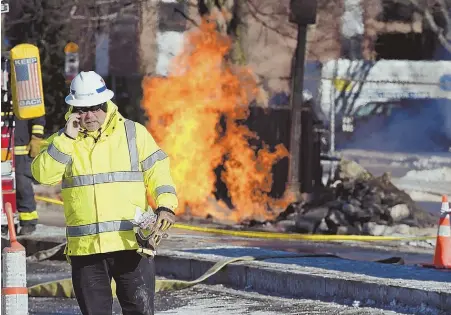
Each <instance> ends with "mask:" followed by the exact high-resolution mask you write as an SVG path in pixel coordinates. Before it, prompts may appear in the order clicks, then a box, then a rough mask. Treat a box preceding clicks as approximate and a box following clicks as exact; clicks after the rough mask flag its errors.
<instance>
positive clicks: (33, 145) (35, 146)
mask: <svg viewBox="0 0 451 315" xmlns="http://www.w3.org/2000/svg"><path fill="white" fill-rule="evenodd" d="M41 143H42V139H41V138H39V137H36V136H31V140H30V142H29V143H28V150H29V152H30V153H29V155H30V157H32V158H34V157H35V156H37V155H38V154H39V151H40V150H41Z"/></svg>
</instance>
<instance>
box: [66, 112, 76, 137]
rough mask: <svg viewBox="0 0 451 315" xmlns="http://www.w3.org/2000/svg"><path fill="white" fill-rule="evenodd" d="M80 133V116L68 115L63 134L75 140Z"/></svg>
mask: <svg viewBox="0 0 451 315" xmlns="http://www.w3.org/2000/svg"><path fill="white" fill-rule="evenodd" d="M79 132H80V115H79V114H77V113H72V114H70V116H69V118H68V119H67V123H66V128H65V130H64V133H65V134H66V135H67V136H69V137H71V138H72V139H75V138H77V136H78V133H79Z"/></svg>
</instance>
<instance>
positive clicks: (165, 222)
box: [155, 207, 175, 232]
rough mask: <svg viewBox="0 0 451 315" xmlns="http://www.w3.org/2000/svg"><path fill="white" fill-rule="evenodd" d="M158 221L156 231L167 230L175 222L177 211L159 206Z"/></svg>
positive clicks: (156, 211)
mask: <svg viewBox="0 0 451 315" xmlns="http://www.w3.org/2000/svg"><path fill="white" fill-rule="evenodd" d="M155 213H156V215H157V222H156V223H155V231H161V232H165V231H167V230H169V228H171V226H172V225H174V223H175V213H174V211H172V210H171V209H168V208H165V207H159V208H157V210H155Z"/></svg>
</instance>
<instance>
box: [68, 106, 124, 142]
mask: <svg viewBox="0 0 451 315" xmlns="http://www.w3.org/2000/svg"><path fill="white" fill-rule="evenodd" d="M107 104H108V109H107V113H106V117H105V121H104V122H103V124H102V126H101V127H100V129H99V130H96V131H87V130H84V131H81V132H80V133H79V134H78V138H79V139H82V138H86V137H88V136H90V137H93V138H94V139H98V140H105V138H106V137H108V136H110V135H111V134H112V133H113V132H114V131H115V129H116V125H117V124H118V123H119V122H122V121H124V117H123V116H122V115H121V114H120V113H119V110H118V108H117V105H116V104H114V103H113V102H112V101H108V102H107ZM72 110H73V107H72V106H70V108H69V110H68V111H67V113H66V115H65V116H64V118H65V119H66V120H67V119H68V118H69V115H70V114H71V113H72Z"/></svg>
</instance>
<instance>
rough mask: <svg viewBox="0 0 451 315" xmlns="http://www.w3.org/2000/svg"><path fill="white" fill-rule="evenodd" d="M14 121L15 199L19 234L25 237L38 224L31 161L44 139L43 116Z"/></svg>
mask: <svg viewBox="0 0 451 315" xmlns="http://www.w3.org/2000/svg"><path fill="white" fill-rule="evenodd" d="M14 121H15V130H14V155H15V163H16V198H17V210H18V211H19V220H20V226H21V228H20V230H19V234H20V235H27V234H31V233H32V232H34V231H35V230H36V224H37V223H38V213H37V211H36V201H35V199H34V191H33V176H32V174H31V161H32V160H33V158H34V157H35V156H36V155H38V153H39V148H40V145H41V142H42V138H43V137H44V126H45V116H41V117H38V118H34V119H29V120H21V119H18V118H17V117H15V119H14Z"/></svg>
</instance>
